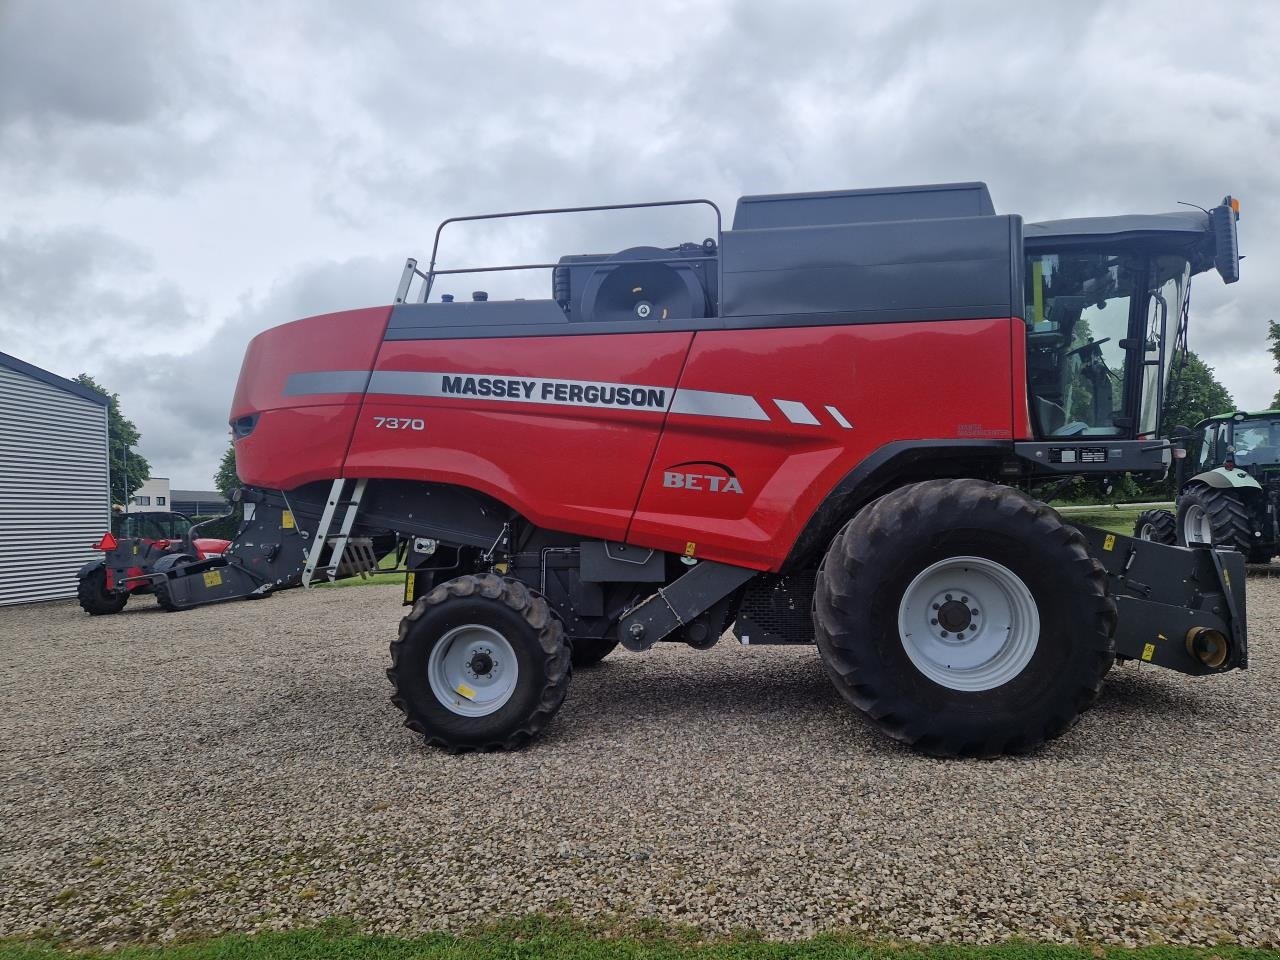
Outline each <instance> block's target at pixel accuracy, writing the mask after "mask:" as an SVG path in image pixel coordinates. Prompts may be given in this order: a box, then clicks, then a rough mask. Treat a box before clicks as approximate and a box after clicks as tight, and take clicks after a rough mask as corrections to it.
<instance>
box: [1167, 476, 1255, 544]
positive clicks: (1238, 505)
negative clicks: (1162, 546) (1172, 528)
mask: <svg viewBox="0 0 1280 960" xmlns="http://www.w3.org/2000/svg"><path fill="white" fill-rule="evenodd" d="M1210 542H1212V544H1213V545H1214V546H1215V547H1223V548H1230V549H1233V550H1239V551H1240V552H1241V553H1243V554H1244V555H1245V556H1248V555H1249V553H1250V552H1252V551H1253V549H1254V543H1255V538H1254V536H1253V520H1252V519H1251V518H1250V516H1249V508H1248V507H1247V506H1245V503H1244V500H1243V499H1242V498H1241V497H1240V495H1239V494H1238V493H1237V492H1236V491H1234V490H1217V489H1215V488H1213V487H1207V486H1203V485H1199V484H1197V485H1195V486H1192V487H1190V488H1188V489H1187V490H1186V491H1185V492H1184V493H1183V494H1182V496H1180V497H1179V498H1178V543H1180V544H1181V545H1182V546H1184V547H1187V546H1196V545H1200V546H1203V545H1206V544H1208V543H1210Z"/></svg>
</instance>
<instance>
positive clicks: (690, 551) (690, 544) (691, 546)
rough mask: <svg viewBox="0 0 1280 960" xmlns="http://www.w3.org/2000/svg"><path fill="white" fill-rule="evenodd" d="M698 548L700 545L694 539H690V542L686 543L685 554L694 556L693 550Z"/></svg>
mask: <svg viewBox="0 0 1280 960" xmlns="http://www.w3.org/2000/svg"><path fill="white" fill-rule="evenodd" d="M697 549H698V545H697V544H696V543H694V542H693V541H692V540H690V541H689V542H688V543H686V544H685V545H684V555H685V556H686V557H692V556H693V552H694V551H695V550H697Z"/></svg>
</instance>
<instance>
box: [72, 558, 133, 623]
mask: <svg viewBox="0 0 1280 960" xmlns="http://www.w3.org/2000/svg"><path fill="white" fill-rule="evenodd" d="M76 599H77V600H78V601H80V609H81V610H83V611H84V612H85V613H87V614H89V616H91V617H102V616H106V615H107V614H110V613H119V612H120V611H121V610H123V609H124V605H125V604H126V603H128V602H129V594H128V593H127V592H124V593H115V592H114V591H111V590H108V589H107V567H106V564H103V565H101V566H97V567H94V568H93V569H92V570H90V571H89V572H88V573H87V574H85V575H84V576H83V577H81V578H80V582H79V583H78V584H76Z"/></svg>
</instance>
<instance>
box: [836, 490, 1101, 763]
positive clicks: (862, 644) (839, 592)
mask: <svg viewBox="0 0 1280 960" xmlns="http://www.w3.org/2000/svg"><path fill="white" fill-rule="evenodd" d="M935 604H937V605H936V606H935ZM974 610H977V611H978V613H977V614H974V613H973V611H974ZM935 611H936V613H937V615H936V616H934V615H933V612H935ZM1115 621H1116V608H1115V604H1114V603H1113V602H1112V600H1111V599H1110V598H1108V596H1107V594H1106V575H1105V572H1104V570H1103V568H1102V566H1101V565H1100V564H1099V563H1098V562H1097V561H1095V560H1094V559H1093V558H1092V557H1090V556H1089V552H1088V549H1087V546H1086V542H1085V539H1084V537H1083V536H1082V535H1081V534H1080V533H1079V532H1078V531H1077V530H1075V529H1074V528H1072V527H1070V526H1068V525H1067V524H1065V523H1064V522H1063V520H1062V518H1061V517H1060V516H1059V515H1058V514H1057V512H1056V511H1054V510H1052V509H1050V508H1049V507H1047V506H1045V505H1044V504H1042V503H1038V502H1036V501H1034V500H1031V499H1030V498H1028V497H1026V496H1024V495H1023V494H1021V493H1019V492H1018V491H1016V490H1013V489H1011V488H1009V487H1002V486H998V485H996V484H992V483H987V482H985V481H981V480H931V481H927V482H924V483H917V484H912V485H910V486H907V487H903V488H900V489H898V490H895V491H893V492H892V493H889V494H887V495H886V496H884V497H882V498H880V499H879V500H877V501H876V502H874V503H873V504H871V505H870V506H868V507H866V508H864V509H863V510H862V511H861V512H860V513H858V515H857V516H856V517H854V519H853V520H851V521H850V522H849V523H848V524H846V526H845V527H844V529H843V530H841V531H840V533H839V534H837V535H836V537H835V539H834V540H833V541H832V543H831V547H830V548H829V550H828V551H827V555H826V558H825V560H824V561H823V565H822V568H821V570H820V571H819V573H818V582H817V589H816V591H815V593H814V625H815V630H816V635H817V643H818V650H819V652H820V653H821V655H822V659H823V662H824V664H825V665H826V668H827V672H828V674H829V675H830V677H831V680H832V682H833V683H834V684H835V686H836V689H837V690H839V692H840V693H841V695H842V696H843V697H844V698H845V699H846V700H848V701H849V702H850V703H851V704H852V705H853V706H854V707H856V708H857V709H858V710H860V711H861V712H862V713H863V714H864V715H865V716H866V717H867V718H868V719H869V720H870V721H871V722H872V723H874V724H875V725H876V726H878V727H879V728H880V729H881V730H883V731H884V732H885V733H887V734H888V735H889V736H891V737H893V738H894V739H896V740H899V741H901V742H902V743H905V744H907V745H909V746H911V747H913V748H914V749H916V750H919V751H922V752H924V753H929V754H933V755H935V756H946V757H953V756H979V757H993V756H997V755H1000V754H1005V753H1024V752H1028V751H1030V750H1033V749H1035V748H1036V747H1038V746H1040V745H1041V744H1042V743H1043V742H1044V741H1046V740H1050V739H1052V738H1054V737H1057V736H1059V735H1061V734H1062V733H1063V732H1064V731H1066V730H1067V729H1068V728H1069V727H1070V726H1071V725H1072V724H1073V723H1074V722H1075V721H1076V719H1077V717H1078V716H1079V714H1080V713H1081V712H1082V711H1083V710H1085V709H1086V708H1087V707H1088V706H1089V705H1090V704H1091V703H1092V702H1093V700H1094V699H1095V697H1096V696H1097V693H1098V689H1099V687H1100V685H1101V683H1102V678H1103V676H1104V675H1105V674H1106V673H1107V671H1108V669H1110V667H1111V664H1112V663H1113V661H1114V659H1115V646H1114V641H1113V633H1114V630H1115ZM987 624H990V625H991V626H990V627H988V626H987ZM957 628H959V629H958V630H957Z"/></svg>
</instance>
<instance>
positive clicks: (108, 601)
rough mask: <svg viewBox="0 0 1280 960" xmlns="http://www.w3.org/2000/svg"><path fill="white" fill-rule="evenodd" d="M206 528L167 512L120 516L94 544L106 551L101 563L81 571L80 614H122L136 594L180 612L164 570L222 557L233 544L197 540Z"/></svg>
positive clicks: (89, 565) (79, 590) (123, 514)
mask: <svg viewBox="0 0 1280 960" xmlns="http://www.w3.org/2000/svg"><path fill="white" fill-rule="evenodd" d="M205 522H206V523H208V522H210V521H205ZM202 526H204V524H203V523H198V524H195V525H194V526H192V523H191V519H190V518H189V517H187V516H186V515H185V514H181V513H169V512H166V511H163V510H152V511H147V512H145V513H120V514H116V516H115V517H113V518H112V521H111V530H110V531H109V532H107V533H105V534H103V536H102V539H101V540H99V541H98V542H97V543H96V544H95V545H94V549H95V550H101V551H102V559H101V560H90V561H89V562H88V563H86V564H85V565H84V566H83V567H81V568H80V572H79V574H78V576H79V581H80V582H79V585H78V586H77V589H76V599H78V600H79V601H80V607H81V609H83V610H84V612H85V613H87V614H90V615H91V616H95V617H97V616H102V615H103V614H108V613H119V612H120V611H121V610H123V609H124V606H125V604H126V603H128V602H129V597H130V596H132V595H133V594H135V593H154V594H155V595H156V602H157V603H159V604H160V606H161V607H163V608H164V609H165V610H176V609H177V607H175V606H173V604H172V603H171V602H170V600H169V590H168V578H167V577H166V576H165V575H164V571H166V570H168V569H170V568H171V567H173V566H175V565H176V564H180V563H189V562H191V561H193V560H209V559H212V558H214V557H220V556H222V552H223V551H224V550H226V549H227V547H228V546H229V545H230V543H231V541H230V540H220V539H218V538H216V537H198V536H195V533H196V532H197V531H198V530H199V529H200V527H202Z"/></svg>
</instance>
